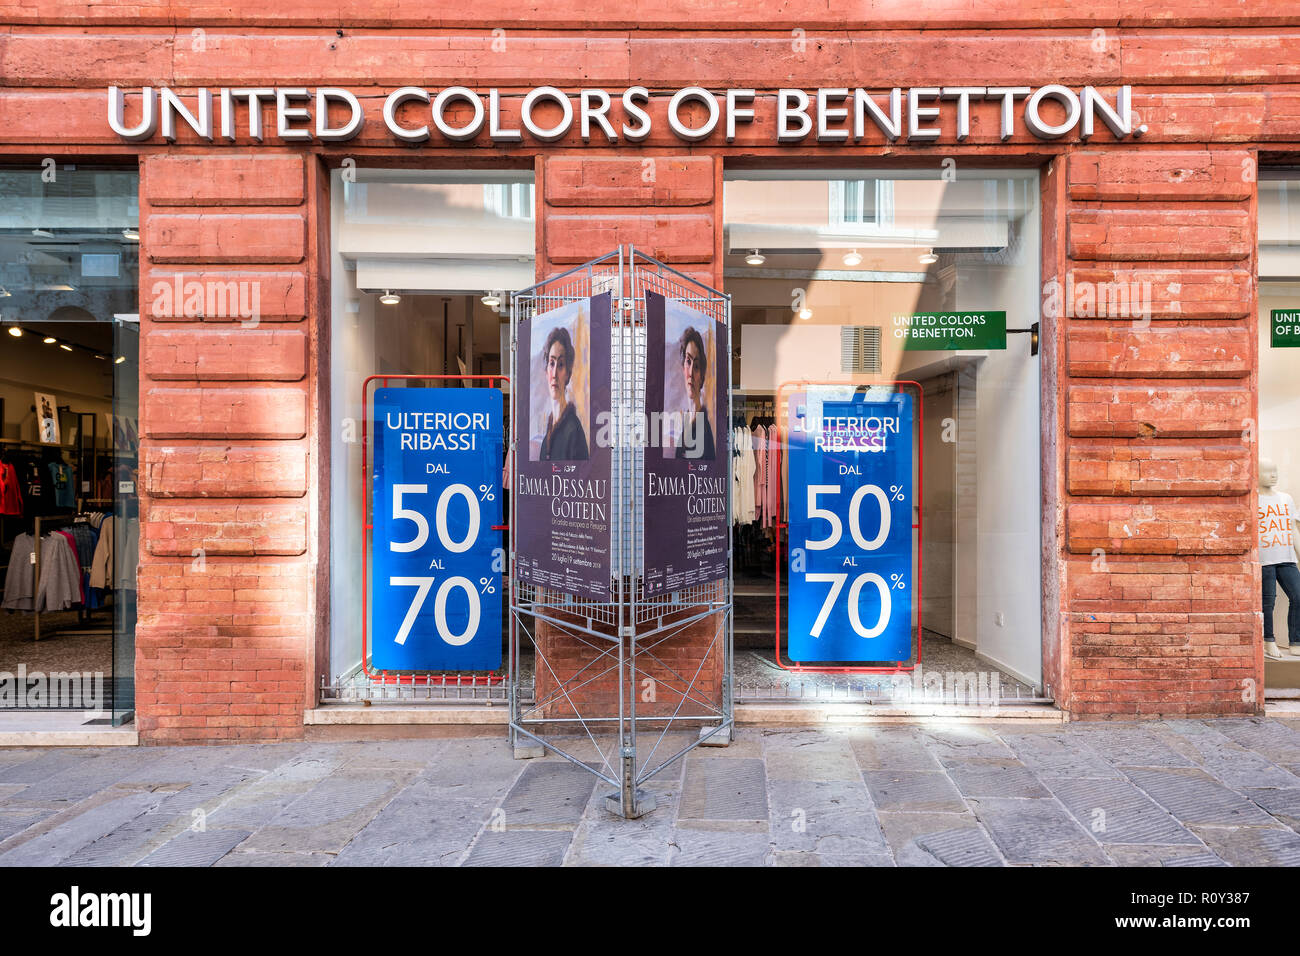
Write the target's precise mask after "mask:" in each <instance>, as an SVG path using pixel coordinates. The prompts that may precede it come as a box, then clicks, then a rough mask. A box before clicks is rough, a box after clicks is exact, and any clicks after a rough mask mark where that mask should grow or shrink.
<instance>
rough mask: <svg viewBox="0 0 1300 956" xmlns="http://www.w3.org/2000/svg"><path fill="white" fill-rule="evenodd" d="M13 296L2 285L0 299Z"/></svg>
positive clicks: (0, 286)
mask: <svg viewBox="0 0 1300 956" xmlns="http://www.w3.org/2000/svg"><path fill="white" fill-rule="evenodd" d="M12 295H13V293H12V292H10V291H9V290H8V289H6V288H5V287H4V286H2V285H0V299H7V298H9V297H10V296H12Z"/></svg>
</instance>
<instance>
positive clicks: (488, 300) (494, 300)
mask: <svg viewBox="0 0 1300 956" xmlns="http://www.w3.org/2000/svg"><path fill="white" fill-rule="evenodd" d="M479 301H480V302H482V303H483V304H484V305H486V306H487V307H488V308H489V309H495V308H496V307H497V306H499V305H500V304H501V296H499V295H497V294H496V293H495V292H489V293H488V294H487V295H485V296H483V298H481V299H479Z"/></svg>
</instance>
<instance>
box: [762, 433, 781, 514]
mask: <svg viewBox="0 0 1300 956" xmlns="http://www.w3.org/2000/svg"><path fill="white" fill-rule="evenodd" d="M766 494H767V499H766V501H765V502H764V505H763V509H764V513H765V514H766V516H767V518H766V522H765V523H766V524H767V525H768V526H769V527H770V526H771V525H774V524H776V523H777V522H778V521H780V520H781V506H782V503H783V501H784V498H783V497H782V495H781V434H780V432H779V431H778V430H777V428H776V426H775V425H773V426H772V427H771V429H769V430H768V439H767V488H766Z"/></svg>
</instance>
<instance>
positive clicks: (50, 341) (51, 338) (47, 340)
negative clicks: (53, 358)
mask: <svg viewBox="0 0 1300 956" xmlns="http://www.w3.org/2000/svg"><path fill="white" fill-rule="evenodd" d="M41 341H42V342H44V343H45V344H46V345H53V344H54V343H55V342H57V341H58V339H56V338H55V337H54V336H52V335H47V336H45V338H43V339H41Z"/></svg>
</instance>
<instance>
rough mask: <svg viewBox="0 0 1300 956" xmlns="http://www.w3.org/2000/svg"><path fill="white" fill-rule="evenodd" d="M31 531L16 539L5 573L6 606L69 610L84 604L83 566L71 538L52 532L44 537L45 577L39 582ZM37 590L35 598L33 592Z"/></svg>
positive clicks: (43, 609)
mask: <svg viewBox="0 0 1300 956" xmlns="http://www.w3.org/2000/svg"><path fill="white" fill-rule="evenodd" d="M33 545H34V541H33V538H32V536H31V535H30V534H20V535H19V536H18V537H17V538H16V539H14V547H13V550H12V551H11V552H10V554H9V570H8V572H7V573H6V575H5V596H4V604H3V606H4V607H5V608H6V609H8V610H13V611H66V610H67V609H68V608H70V607H74V606H76V605H78V604H80V603H81V568H80V567H79V566H78V565H77V555H76V552H75V551H74V550H73V544H72V541H71V540H70V538H69V537H67V536H65V535H63V534H60V533H59V532H57V531H51V532H50V533H49V534H47V535H45V536H44V537H43V538H42V539H41V579H40V581H39V582H37V581H36V565H35V563H34V562H33V561H32V553H33ZM33 589H35V590H36V595H35V599H34V600H33V596H32V591H33Z"/></svg>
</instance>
